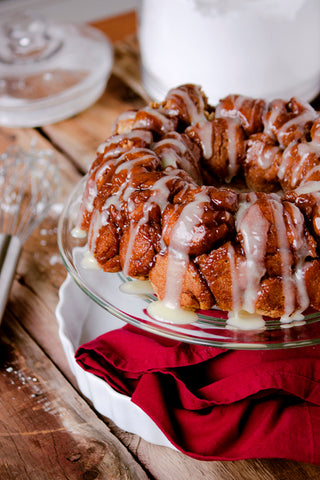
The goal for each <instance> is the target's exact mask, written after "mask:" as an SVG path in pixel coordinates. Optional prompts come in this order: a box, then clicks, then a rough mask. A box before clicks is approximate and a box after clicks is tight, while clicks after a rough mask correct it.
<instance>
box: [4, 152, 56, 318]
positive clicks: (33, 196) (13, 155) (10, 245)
mask: <svg viewBox="0 0 320 480" xmlns="http://www.w3.org/2000/svg"><path fill="white" fill-rule="evenodd" d="M59 179H60V177H59V170H58V166H57V163H56V160H55V158H54V156H53V155H52V152H50V151H46V150H34V149H31V150H30V151H29V152H26V151H24V150H21V149H20V148H18V147H10V148H8V150H7V151H6V152H5V153H3V154H1V155H0V323H1V320H2V317H3V313H4V310H5V308H6V305H7V301H8V297H9V293H10V289H11V286H12V282H13V278H14V274H15V271H16V267H17V264H18V261H19V258H20V254H21V250H22V246H23V244H24V242H25V241H26V239H27V238H28V236H29V235H30V234H31V233H32V231H33V230H34V229H35V228H36V227H37V226H38V225H39V223H40V222H41V221H42V220H43V219H44V217H45V216H46V214H47V213H48V210H49V208H50V206H51V205H52V204H53V202H54V201H55V198H56V196H57V194H58V191H59V184H60V181H59Z"/></svg>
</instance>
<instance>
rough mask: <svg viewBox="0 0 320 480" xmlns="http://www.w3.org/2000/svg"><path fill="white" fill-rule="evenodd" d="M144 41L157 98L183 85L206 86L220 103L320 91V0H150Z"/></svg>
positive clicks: (147, 74)
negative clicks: (242, 97) (226, 99)
mask: <svg viewBox="0 0 320 480" xmlns="http://www.w3.org/2000/svg"><path fill="white" fill-rule="evenodd" d="M139 41H140V48H141V64H142V78H143V82H144V85H145V88H146V90H147V91H148V93H149V94H150V96H151V97H153V98H154V99H156V100H161V99H163V97H164V96H165V94H166V92H167V91H168V90H169V89H170V88H172V87H176V86H178V85H180V84H182V83H197V84H199V85H201V86H202V87H203V90H204V91H205V93H206V94H207V95H208V97H209V101H210V102H211V103H212V104H216V103H217V102H218V101H219V99H221V98H223V97H224V96H226V95H228V94H229V93H239V94H243V95H248V96H251V97H255V98H266V99H268V100H271V99H274V98H284V99H289V98H290V97H292V96H297V97H299V98H301V99H303V100H307V101H311V100H312V99H313V98H314V97H315V96H316V95H317V94H318V93H319V92H320V0H161V1H160V0H142V6H141V11H140V28H139Z"/></svg>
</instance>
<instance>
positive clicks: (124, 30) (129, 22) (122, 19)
mask: <svg viewBox="0 0 320 480" xmlns="http://www.w3.org/2000/svg"><path fill="white" fill-rule="evenodd" d="M91 25H92V26H94V27H96V28H99V29H100V30H102V31H103V32H104V33H105V34H106V35H107V36H108V38H109V39H110V40H111V41H112V42H116V41H119V40H123V39H124V38H126V37H128V36H129V35H133V34H135V33H137V30H138V18H137V12H135V11H130V12H125V13H123V14H121V15H117V16H115V17H110V18H105V19H101V20H97V21H95V22H91Z"/></svg>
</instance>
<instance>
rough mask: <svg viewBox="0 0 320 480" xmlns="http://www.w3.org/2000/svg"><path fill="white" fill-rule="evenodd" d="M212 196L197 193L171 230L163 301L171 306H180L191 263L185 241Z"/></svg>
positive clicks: (199, 220)
mask: <svg viewBox="0 0 320 480" xmlns="http://www.w3.org/2000/svg"><path fill="white" fill-rule="evenodd" d="M207 202H209V203H210V197H209V196H208V195H206V194H205V193H203V192H199V193H197V194H196V195H195V198H194V200H193V201H192V202H190V203H188V204H186V205H185V207H184V208H183V210H182V212H181V214H180V216H179V218H178V220H177V222H176V223H175V226H174V228H173V230H172V232H171V236H170V244H169V247H168V267H167V274H166V289H165V296H164V299H163V302H164V304H165V305H166V306H168V307H170V308H179V306H180V296H181V292H182V285H183V280H184V275H185V271H186V268H187V266H188V264H189V255H188V248H189V245H188V242H187V241H184V240H185V239H186V237H188V236H189V235H190V234H191V233H192V231H193V229H194V227H195V226H196V225H198V224H199V223H200V222H201V218H202V215H203V209H204V205H205V203H207Z"/></svg>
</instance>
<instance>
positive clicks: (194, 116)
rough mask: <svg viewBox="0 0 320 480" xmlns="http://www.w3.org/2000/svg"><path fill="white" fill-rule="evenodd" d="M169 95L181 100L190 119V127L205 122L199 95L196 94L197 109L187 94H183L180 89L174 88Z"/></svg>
mask: <svg viewBox="0 0 320 480" xmlns="http://www.w3.org/2000/svg"><path fill="white" fill-rule="evenodd" d="M169 95H175V96H177V97H180V98H181V99H182V101H183V103H184V104H185V106H186V109H187V112H188V115H189V117H190V123H191V125H195V124H196V123H199V122H204V121H205V120H206V117H205V114H204V101H203V98H202V95H201V94H200V93H198V100H199V107H198V106H197V105H196V104H195V103H194V102H193V100H192V99H191V97H190V95H189V94H188V92H185V91H184V90H182V89H180V88H174V89H172V90H170V92H169Z"/></svg>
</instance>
